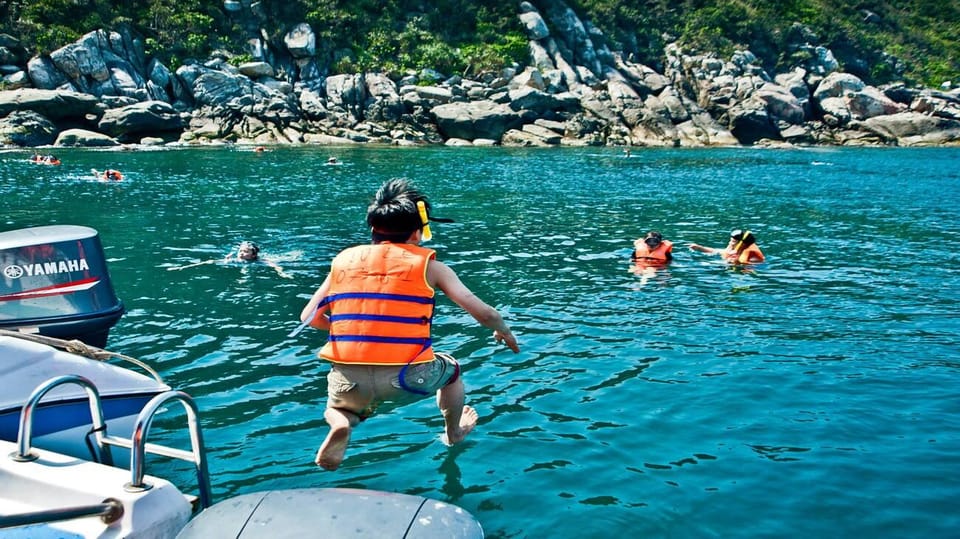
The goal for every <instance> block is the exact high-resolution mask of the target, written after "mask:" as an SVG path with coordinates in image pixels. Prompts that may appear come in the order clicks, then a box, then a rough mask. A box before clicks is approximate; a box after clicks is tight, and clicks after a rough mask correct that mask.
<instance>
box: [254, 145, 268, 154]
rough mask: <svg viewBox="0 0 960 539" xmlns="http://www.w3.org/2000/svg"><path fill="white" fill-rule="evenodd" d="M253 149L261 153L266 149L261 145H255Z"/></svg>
mask: <svg viewBox="0 0 960 539" xmlns="http://www.w3.org/2000/svg"><path fill="white" fill-rule="evenodd" d="M253 151H255V152H257V153H263V152H265V151H267V149H266V148H264V147H263V146H257V147H256V148H254V149H253Z"/></svg>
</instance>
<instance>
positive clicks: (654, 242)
mask: <svg viewBox="0 0 960 539" xmlns="http://www.w3.org/2000/svg"><path fill="white" fill-rule="evenodd" d="M630 260H632V261H633V262H634V263H635V264H637V265H645V266H664V265H666V264H669V263H670V262H671V261H672V260H673V242H671V241H670V240H665V239H663V234H661V233H660V232H659V231H657V230H651V231H650V232H647V235H646V236H644V237H643V239H638V240H634V242H633V254H632V255H631V256H630Z"/></svg>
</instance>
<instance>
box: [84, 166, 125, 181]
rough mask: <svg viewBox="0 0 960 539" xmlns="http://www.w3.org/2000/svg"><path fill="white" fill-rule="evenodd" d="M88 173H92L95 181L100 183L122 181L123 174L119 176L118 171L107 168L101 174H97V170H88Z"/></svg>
mask: <svg viewBox="0 0 960 539" xmlns="http://www.w3.org/2000/svg"><path fill="white" fill-rule="evenodd" d="M90 172H92V173H93V176H94V177H95V178H96V179H97V180H99V181H102V182H109V181H115V182H119V181H122V180H123V174H121V173H120V171H119V170H114V169H112V168H108V169H107V170H104V171H103V172H98V171H97V169H95V168H92V169H90Z"/></svg>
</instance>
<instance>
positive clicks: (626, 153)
mask: <svg viewBox="0 0 960 539" xmlns="http://www.w3.org/2000/svg"><path fill="white" fill-rule="evenodd" d="M623 156H624V157H630V148H629V147H628V148H624V149H623Z"/></svg>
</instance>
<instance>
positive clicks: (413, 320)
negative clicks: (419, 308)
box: [330, 313, 430, 325]
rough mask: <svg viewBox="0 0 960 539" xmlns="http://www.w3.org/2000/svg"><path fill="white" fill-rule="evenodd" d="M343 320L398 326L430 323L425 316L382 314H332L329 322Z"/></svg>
mask: <svg viewBox="0 0 960 539" xmlns="http://www.w3.org/2000/svg"><path fill="white" fill-rule="evenodd" d="M343 320H366V321H370V322H396V323H398V324H416V325H423V324H428V323H430V319H429V318H427V317H426V316H388V315H383V314H357V313H349V314H333V315H330V322H331V323H333V322H341V321H343Z"/></svg>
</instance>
